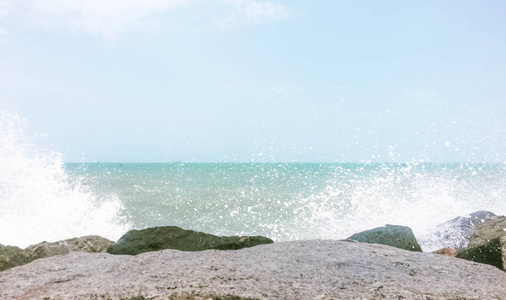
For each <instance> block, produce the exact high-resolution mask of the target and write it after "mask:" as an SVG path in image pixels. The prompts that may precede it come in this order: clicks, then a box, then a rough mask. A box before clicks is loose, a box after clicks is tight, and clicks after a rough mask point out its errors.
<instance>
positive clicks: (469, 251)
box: [457, 216, 506, 271]
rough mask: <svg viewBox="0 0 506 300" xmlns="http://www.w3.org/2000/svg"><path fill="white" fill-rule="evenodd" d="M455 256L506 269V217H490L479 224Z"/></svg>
mask: <svg viewBox="0 0 506 300" xmlns="http://www.w3.org/2000/svg"><path fill="white" fill-rule="evenodd" d="M457 257H458V258H462V259H467V260H471V261H474V262H479V263H484V264H489V265H492V266H496V267H498V268H499V269H501V270H503V271H506V217H504V216H496V217H492V218H490V219H488V220H486V221H484V222H483V223H481V224H479V225H478V226H477V227H476V229H475V231H474V233H473V234H472V235H471V237H470V239H469V244H468V246H467V248H464V249H461V250H460V251H459V252H458V253H457Z"/></svg>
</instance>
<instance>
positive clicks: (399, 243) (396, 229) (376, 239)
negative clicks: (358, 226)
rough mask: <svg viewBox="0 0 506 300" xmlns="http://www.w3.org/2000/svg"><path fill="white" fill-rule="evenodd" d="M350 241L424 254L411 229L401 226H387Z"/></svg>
mask: <svg viewBox="0 0 506 300" xmlns="http://www.w3.org/2000/svg"><path fill="white" fill-rule="evenodd" d="M348 240H353V241H357V242H361V243H370V244H382V245H388V246H392V247H395V248H399V249H404V250H409V251H418V252H422V248H421V247H420V245H419V244H418V242H417V241H416V238H415V235H414V234H413V231H412V230H411V228H409V227H407V226H399V225H388V224H387V225H385V226H382V227H378V228H374V229H371V230H366V231H362V232H359V233H355V234H354V235H352V236H350V237H349V238H348Z"/></svg>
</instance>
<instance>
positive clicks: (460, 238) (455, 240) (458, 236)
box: [419, 211, 495, 250]
mask: <svg viewBox="0 0 506 300" xmlns="http://www.w3.org/2000/svg"><path fill="white" fill-rule="evenodd" d="M494 216H495V214H494V213H492V212H489V211H477V212H474V213H472V214H470V215H467V216H459V217H456V218H455V219H452V220H450V221H448V222H445V223H442V224H439V225H438V226H436V227H435V228H433V229H432V230H430V232H429V233H428V234H427V235H424V236H420V237H419V242H420V244H422V246H423V247H424V249H429V250H435V249H440V248H454V249H459V248H465V247H467V244H468V243H469V239H470V238H471V235H472V234H473V233H474V231H475V229H476V227H477V226H478V225H480V224H481V223H483V222H485V221H486V220H487V219H490V218H492V217H494Z"/></svg>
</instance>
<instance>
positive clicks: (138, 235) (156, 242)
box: [107, 226, 274, 255]
mask: <svg viewBox="0 0 506 300" xmlns="http://www.w3.org/2000/svg"><path fill="white" fill-rule="evenodd" d="M271 243H274V241H273V240H271V239H269V238H266V237H262V236H216V235H212V234H207V233H203V232H197V231H193V230H185V229H182V228H179V227H176V226H163V227H153V228H147V229H143V230H130V231H129V232H127V233H126V234H124V235H123V236H122V237H121V238H120V239H119V240H118V242H116V244H114V245H112V246H110V247H109V249H108V250H107V252H109V253H111V254H129V255H137V254H139V253H143V252H149V251H159V250H164V249H175V250H182V251H201V250H208V249H216V250H237V249H241V248H246V247H252V246H255V245H260V244H271Z"/></svg>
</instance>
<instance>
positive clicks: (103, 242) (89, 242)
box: [0, 235, 114, 271]
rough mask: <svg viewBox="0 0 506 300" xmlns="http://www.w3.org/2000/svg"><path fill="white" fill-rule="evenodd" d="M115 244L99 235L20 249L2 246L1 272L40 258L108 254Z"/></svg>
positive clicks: (0, 253)
mask: <svg viewBox="0 0 506 300" xmlns="http://www.w3.org/2000/svg"><path fill="white" fill-rule="evenodd" d="M112 244H114V242H112V241H110V240H108V239H105V238H103V237H100V236H97V235H90V236H83V237H78V238H72V239H68V240H63V241H58V242H54V243H48V242H42V243H39V244H36V245H32V246H29V247H27V248H26V249H24V250H23V249H20V248H18V247H12V246H3V245H1V244H0V271H3V270H7V269H9V268H12V267H16V266H21V265H24V264H27V263H29V262H31V261H34V260H36V259H39V258H45V257H51V256H56V255H66V254H68V253H70V252H75V251H80V252H90V253H96V252H106V251H107V248H109V246H111V245H112Z"/></svg>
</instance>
